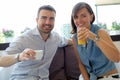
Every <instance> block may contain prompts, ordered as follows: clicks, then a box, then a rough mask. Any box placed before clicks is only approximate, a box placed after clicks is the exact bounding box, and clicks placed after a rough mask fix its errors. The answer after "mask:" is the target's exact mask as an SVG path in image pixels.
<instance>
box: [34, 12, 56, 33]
mask: <svg viewBox="0 0 120 80" xmlns="http://www.w3.org/2000/svg"><path fill="white" fill-rule="evenodd" d="M55 16H56V13H55V12H54V11H50V10H41V11H40V13H39V17H37V18H36V21H37V26H38V29H39V31H40V32H41V33H45V34H49V33H50V32H51V31H52V29H53V28H54V22H55Z"/></svg>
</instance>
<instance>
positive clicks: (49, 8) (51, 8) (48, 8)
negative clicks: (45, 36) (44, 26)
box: [37, 5, 56, 17]
mask: <svg viewBox="0 0 120 80" xmlns="http://www.w3.org/2000/svg"><path fill="white" fill-rule="evenodd" d="M43 9H44V10H49V11H54V12H55V13H56V10H55V9H54V8H53V7H52V6H51V5H43V6H41V7H40V8H39V9H38V13H37V17H39V13H40V11H41V10H43Z"/></svg>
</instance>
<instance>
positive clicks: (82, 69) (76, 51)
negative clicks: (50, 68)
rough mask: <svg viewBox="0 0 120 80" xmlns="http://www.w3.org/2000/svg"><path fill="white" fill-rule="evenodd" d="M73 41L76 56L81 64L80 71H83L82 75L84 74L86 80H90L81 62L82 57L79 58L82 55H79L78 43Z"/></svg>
mask: <svg viewBox="0 0 120 80" xmlns="http://www.w3.org/2000/svg"><path fill="white" fill-rule="evenodd" d="M72 40H73V46H74V51H75V56H76V58H77V61H78V63H79V69H80V71H81V74H82V76H83V78H84V80H89V74H88V72H87V70H86V68H85V66H84V64H83V63H82V61H81V60H80V57H79V56H80V55H79V53H78V50H77V47H76V42H75V40H74V38H72Z"/></svg>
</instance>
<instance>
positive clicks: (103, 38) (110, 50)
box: [88, 29, 120, 62]
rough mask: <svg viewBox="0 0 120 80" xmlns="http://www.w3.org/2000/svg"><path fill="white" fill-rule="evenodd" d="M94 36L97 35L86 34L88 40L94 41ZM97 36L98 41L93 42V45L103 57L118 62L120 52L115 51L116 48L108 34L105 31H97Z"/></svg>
mask: <svg viewBox="0 0 120 80" xmlns="http://www.w3.org/2000/svg"><path fill="white" fill-rule="evenodd" d="M96 36H97V35H96V34H94V33H92V32H91V31H89V32H88V38H89V39H91V40H95V37H96ZM98 36H99V40H97V41H95V43H96V44H97V46H98V47H99V48H100V49H101V51H102V52H103V53H104V54H105V56H106V57H107V58H108V59H109V60H111V61H113V62H119V61H120V52H119V50H118V49H117V47H116V46H115V45H114V43H113V41H112V39H111V37H110V36H109V34H108V33H107V32H106V31H105V30H103V29H101V30H99V31H98Z"/></svg>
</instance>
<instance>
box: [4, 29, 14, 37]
mask: <svg viewBox="0 0 120 80" xmlns="http://www.w3.org/2000/svg"><path fill="white" fill-rule="evenodd" d="M2 32H3V34H4V36H5V37H13V36H14V31H13V30H7V29H3V31H2Z"/></svg>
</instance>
